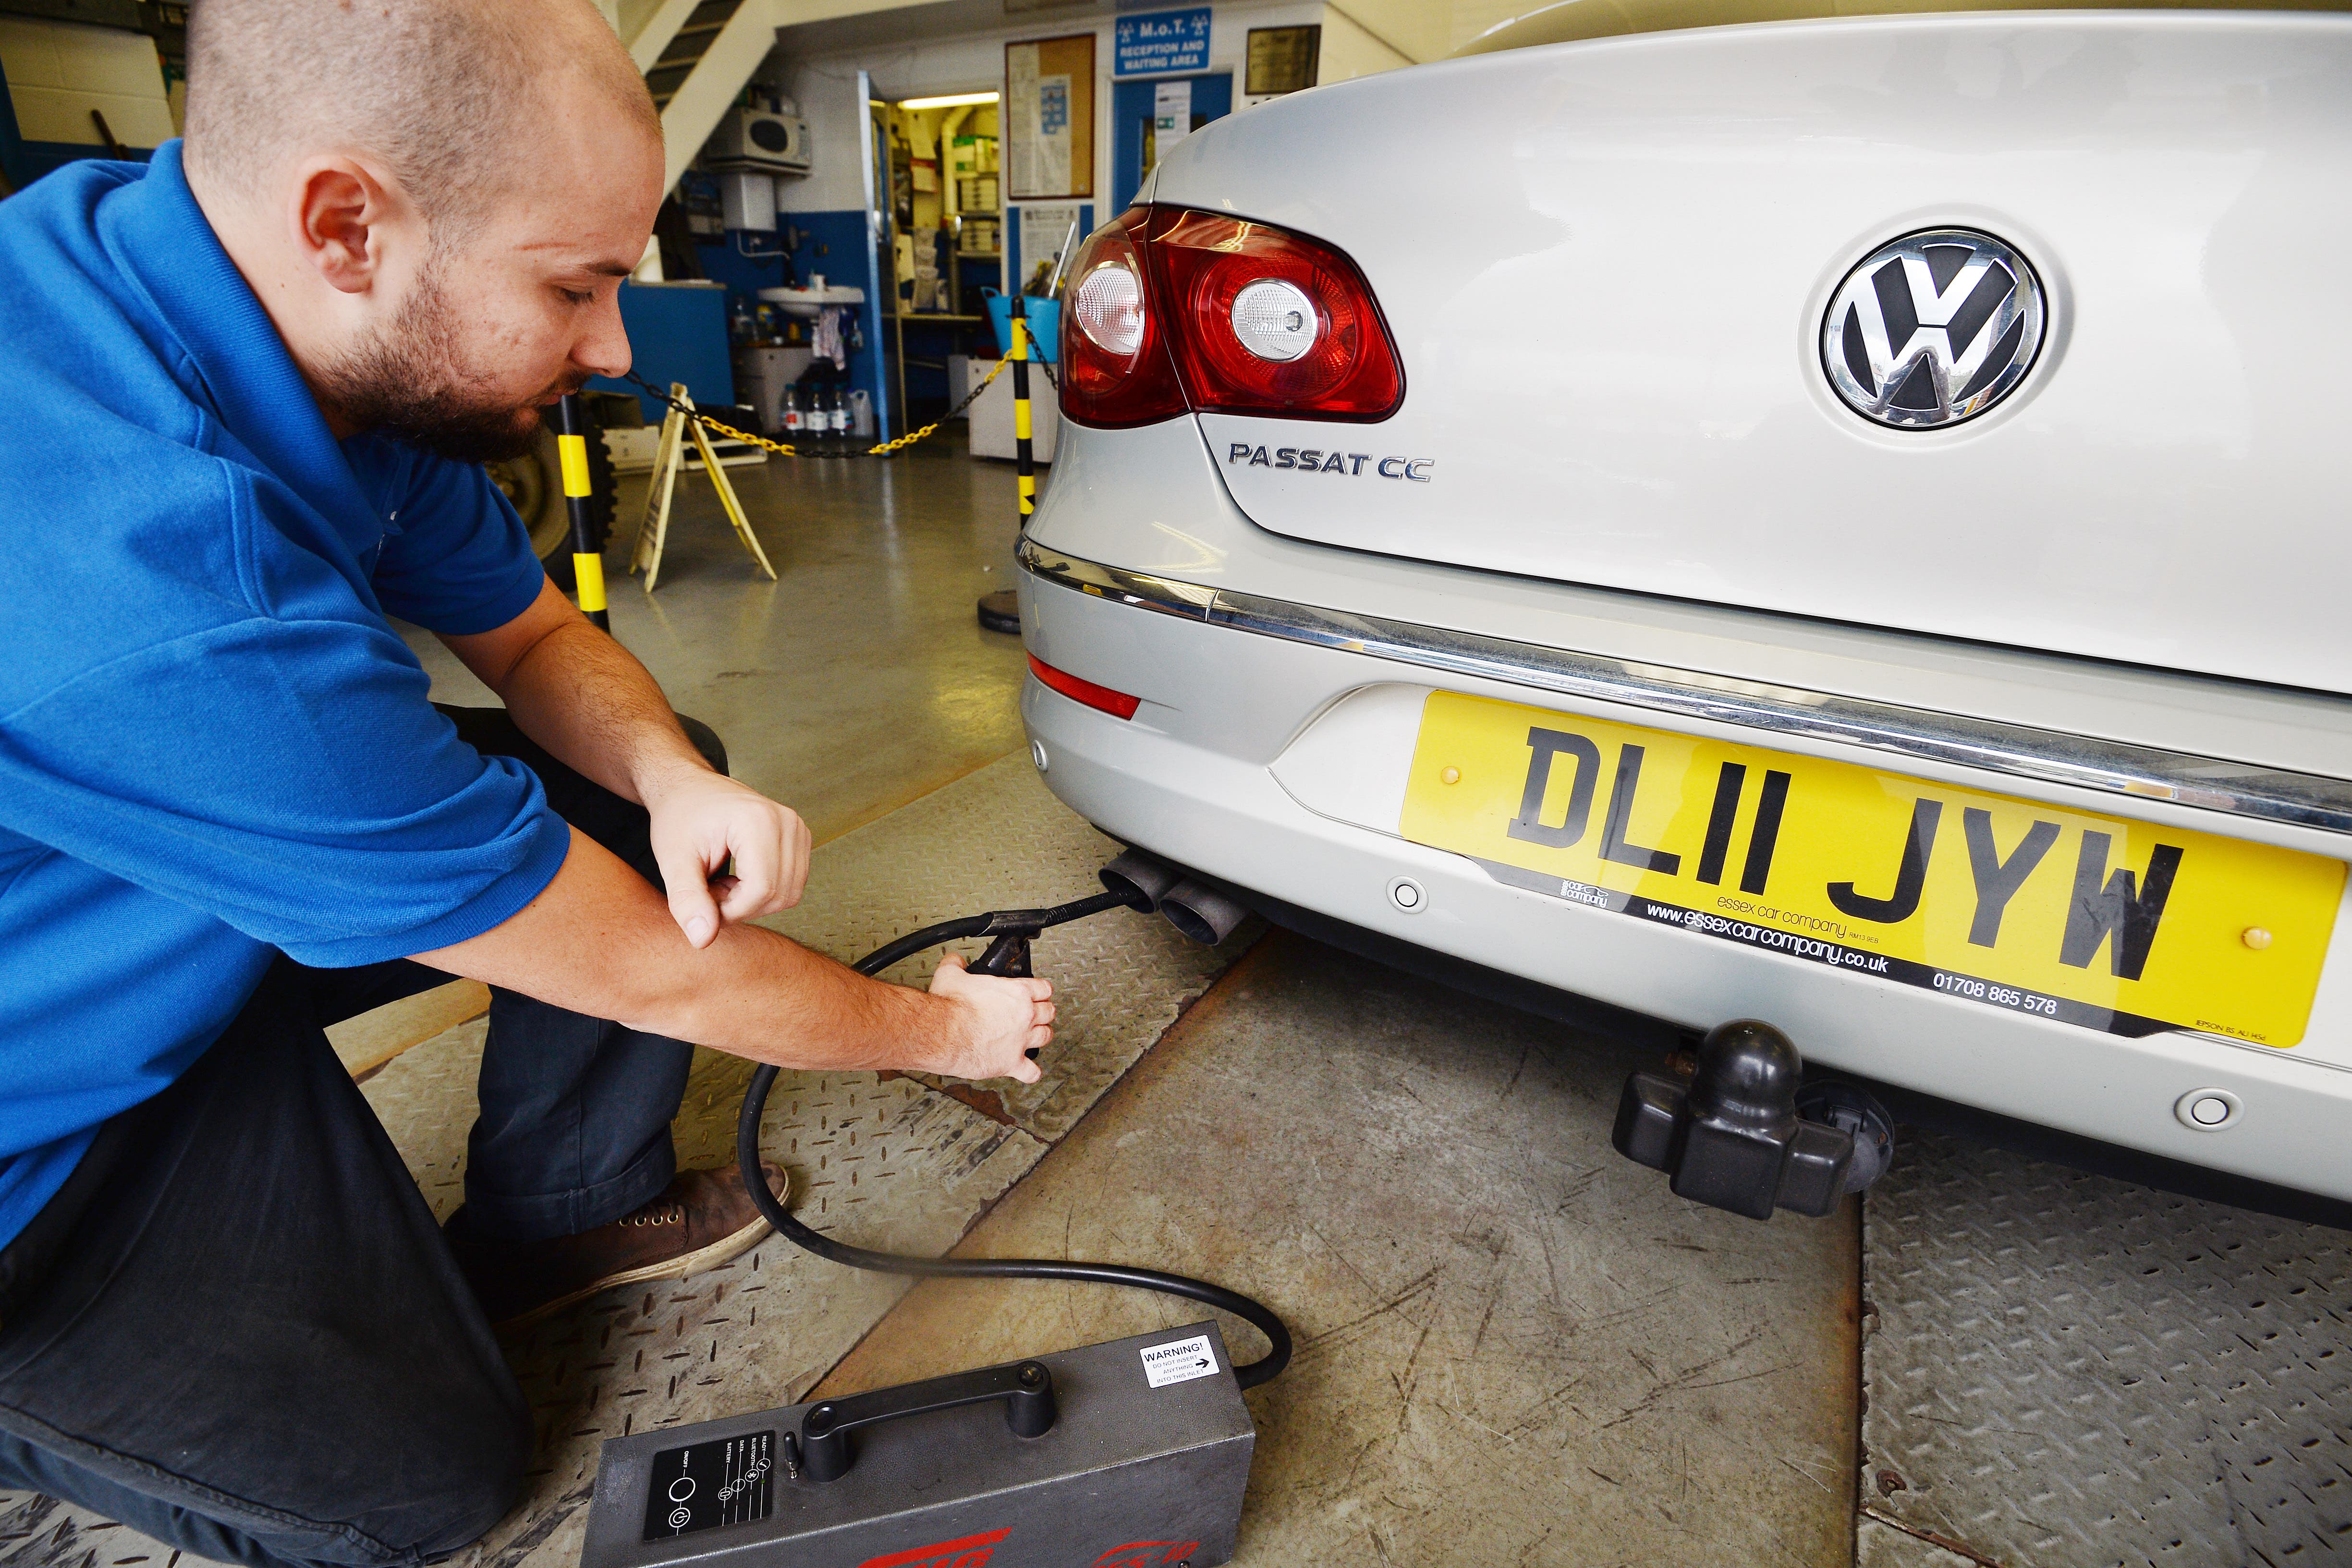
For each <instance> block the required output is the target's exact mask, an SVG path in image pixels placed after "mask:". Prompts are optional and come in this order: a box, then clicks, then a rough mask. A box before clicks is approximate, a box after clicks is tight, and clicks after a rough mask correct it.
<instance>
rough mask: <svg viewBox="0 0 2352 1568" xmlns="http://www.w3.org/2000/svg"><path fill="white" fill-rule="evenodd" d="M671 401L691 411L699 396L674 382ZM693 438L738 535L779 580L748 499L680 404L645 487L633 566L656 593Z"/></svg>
mask: <svg viewBox="0 0 2352 1568" xmlns="http://www.w3.org/2000/svg"><path fill="white" fill-rule="evenodd" d="M669 395H670V398H671V401H672V402H675V403H677V404H678V405H680V407H683V408H687V409H691V408H692V407H693V406H694V400H693V399H692V398H690V397H688V395H687V393H686V383H685V382H670V384H669ZM689 438H691V439H692V441H693V443H694V450H695V452H696V454H697V455H698V456H700V457H701V459H702V471H703V472H704V473H706V474H708V475H709V476H710V483H711V486H712V487H713V488H715V489H716V490H718V492H719V505H720V506H721V507H725V508H726V510H727V520H728V521H729V522H730V523H732V524H734V525H735V537H736V538H740V539H741V540H742V541H743V548H744V549H747V550H750V551H751V559H753V560H755V561H758V562H759V563H760V570H761V571H764V572H766V573H767V574H768V580H769V581H771V582H773V581H775V580H776V569H775V568H774V567H772V566H770V565H769V564H768V552H767V551H765V550H763V549H761V548H760V540H759V538H758V536H756V535H754V534H753V533H752V532H751V519H750V518H748V517H745V516H744V515H743V503H742V502H741V501H740V500H737V499H736V497H735V486H732V485H730V484H729V483H728V482H727V470H725V469H724V468H721V467H720V466H719V455H718V454H717V453H715V452H713V451H711V450H710V438H709V436H708V435H705V434H703V432H702V424H701V422H700V421H698V420H693V419H688V417H687V416H686V415H685V414H684V413H680V412H679V409H678V408H676V407H674V408H672V409H671V410H670V411H669V417H668V418H667V419H665V420H663V421H662V433H661V443H660V444H659V445H657V446H656V447H655V449H654V474H653V482H652V483H651V484H650V485H648V486H646V509H645V511H644V512H643V513H642V514H641V515H640V516H639V517H638V518H637V538H636V543H635V545H633V546H631V547H630V550H629V570H630V572H631V574H632V575H634V574H635V573H637V572H640V571H642V572H644V573H645V574H646V592H647V593H651V592H652V591H654V583H655V581H656V580H657V579H659V578H660V576H661V558H662V547H663V546H664V545H665V544H667V543H668V542H669V504H670V498H671V497H672V496H673V495H674V494H675V493H676V492H677V474H678V470H679V469H680V468H682V467H684V466H685V465H686V444H687V442H688V439H689Z"/></svg>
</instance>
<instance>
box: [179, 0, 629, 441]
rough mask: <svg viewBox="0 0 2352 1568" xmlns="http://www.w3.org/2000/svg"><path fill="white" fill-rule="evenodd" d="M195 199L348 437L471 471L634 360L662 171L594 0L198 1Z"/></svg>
mask: <svg viewBox="0 0 2352 1568" xmlns="http://www.w3.org/2000/svg"><path fill="white" fill-rule="evenodd" d="M187 127H188V129H187V139H186V141H185V144H184V148H183V150H182V157H183V159H184V164H185V167H186V170H187V176H188V188H189V190H190V192H191V193H193V194H194V196H195V198H196V201H197V204H198V205H200V206H201V207H202V208H203V209H204V212H205V217H206V218H207V219H208V220H209V221H210V222H211V224H212V226H213V232H214V233H215V235H218V236H219V238H220V241H221V245H222V246H223V247H224V248H225V249H226V251H227V252H228V255H229V259H230V260H231V261H232V262H234V263H235V264H236V267H237V270H238V271H239V272H240V273H242V274H243V275H244V277H245V279H246V281H247V283H248V284H250V285H251V286H252V287H253V291H254V296H255V298H256V299H257V300H258V301H259V303H260V304H261V307H262V308H263V309H264V310H266V311H268V314H269V318H270V320H271V322H272V324H274V325H275V326H276V327H277V329H278V336H279V337H280V338H281V339H283V340H285V343H286V347H287V349H288V350H289V352H290V353H291V354H292V356H293V359H294V362H295V364H296V365H297V366H298V367H299V369H300V371H301V372H302V375H303V379H304V380H305V381H307V382H309V383H310V390H311V392H312V393H313V394H314V395H315V396H316V397H317V399H318V402H319V407H320V412H321V413H323V414H324V415H325V416H326V419H327V423H328V428H329V429H330V430H331V431H332V432H333V433H334V434H336V435H338V436H345V435H349V434H354V433H356V432H359V431H362V430H377V431H383V432H386V433H388V434H393V435H395V436H400V437H404V438H405V439H408V440H411V441H414V442H416V443H418V444H422V445H425V446H427V447H430V448H432V449H433V450H435V451H437V452H440V453H442V454H443V455H446V456H449V457H454V458H457V459H460V460H464V461H478V460H482V459H486V458H492V457H499V456H511V455H518V454H520V453H522V452H525V451H528V450H529V449H530V447H531V446H532V445H533V444H535V443H536V442H537V441H538V440H539V438H540V434H541V421H540V410H541V408H543V407H545V406H546V405H547V404H549V403H551V402H553V401H554V400H555V399H556V398H557V397H558V396H559V395H561V394H562V393H563V392H571V391H573V390H575V389H577V388H578V387H580V386H581V385H582V384H583V383H584V382H587V381H588V380H589V379H590V378H591V377H592V376H598V375H604V376H614V375H619V374H620V373H621V372H622V371H625V370H627V369H628V365H629V346H628V335H627V332H626V331H625V329H624V327H623V325H622V321H621V314H620V306H619V295H620V287H621V280H622V279H623V278H625V277H627V276H628V275H629V272H630V270H631V268H633V267H635V266H636V265H637V262H638V260H639V258H640V257H641V256H643V255H644V254H645V251H646V244H647V241H648V238H649V236H650V235H651V234H652V230H653V221H654V213H655V210H656V208H657V207H658V206H659V205H660V203H661V196H662V186H663V183H664V174H665V169H664V164H663V159H662V131H661V117H660V116H659V115H658V114H657V113H656V112H655V110H654V105H653V99H652V98H651V96H650V95H649V94H648V93H647V92H646V83H645V78H643V77H641V76H639V75H638V74H637V68H636V66H635V63H634V62H633V61H631V59H630V58H629V55H628V51H627V50H625V49H624V48H623V47H621V41H620V39H618V38H616V37H614V36H613V29H612V28H611V27H610V26H607V25H606V24H605V21H604V17H603V16H600V15H598V14H597V12H596V10H595V8H594V6H593V5H591V4H590V0H195V3H194V6H193V8H192V9H191V11H190V13H189V16H188V100H187Z"/></svg>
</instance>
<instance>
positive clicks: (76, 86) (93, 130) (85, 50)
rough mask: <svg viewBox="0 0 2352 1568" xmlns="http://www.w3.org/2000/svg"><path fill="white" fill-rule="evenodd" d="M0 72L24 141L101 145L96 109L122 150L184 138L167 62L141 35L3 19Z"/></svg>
mask: <svg viewBox="0 0 2352 1568" xmlns="http://www.w3.org/2000/svg"><path fill="white" fill-rule="evenodd" d="M0 70H5V71H6V73H7V77H8V97H9V99H10V101H11V102H12V103H13V105H14V106H15V108H16V130H17V133H18V134H20V135H21V136H23V137H24V138H25V139H26V141H68V142H74V143H77V144H79V145H81V146H85V147H100V146H103V145H105V143H104V141H102V140H101V139H100V136H99V134H98V127H97V126H96V125H95V124H93V123H91V120H90V118H89V111H90V110H93V109H95V110H98V111H99V112H100V113H101V114H103V115H105V116H106V123H107V125H108V127H109V128H110V130H112V131H113V132H114V138H115V140H116V141H120V142H121V143H122V144H123V145H124V146H125V147H140V148H151V147H159V146H161V145H163V143H164V142H166V141H170V140H171V139H172V138H173V136H175V135H177V134H179V132H178V131H176V130H175V129H174V128H173V122H172V104H171V99H169V98H167V97H166V96H165V95H164V91H163V61H162V60H161V58H159V57H157V55H156V53H155V40H154V39H152V38H151V37H147V36H146V35H145V34H144V33H126V32H122V31H120V30H118V29H116V28H113V27H91V26H83V25H82V24H80V23H78V22H46V21H37V20H34V19H32V18H29V17H23V16H0Z"/></svg>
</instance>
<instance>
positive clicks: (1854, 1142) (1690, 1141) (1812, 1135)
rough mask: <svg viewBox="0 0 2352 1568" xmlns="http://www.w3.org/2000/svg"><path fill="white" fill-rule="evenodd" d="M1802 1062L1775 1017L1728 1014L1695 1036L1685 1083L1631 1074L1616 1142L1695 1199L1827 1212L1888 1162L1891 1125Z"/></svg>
mask: <svg viewBox="0 0 2352 1568" xmlns="http://www.w3.org/2000/svg"><path fill="white" fill-rule="evenodd" d="M1803 1072H1804V1062H1803V1061H1802V1060H1801V1058H1800V1057H1799V1056H1798V1054H1797V1048H1796V1047H1795V1046H1793V1045H1791V1044H1790V1042H1789V1037H1788V1036H1787V1035H1784V1034H1782V1033H1781V1032H1780V1030H1777V1029H1774V1028H1773V1027H1772V1026H1771V1025H1770V1024H1769V1023H1761V1022H1759V1021H1757V1020H1756V1019H1739V1020H1738V1021H1736V1022H1733V1023H1727V1024H1724V1025H1722V1026H1720V1027H1718V1028H1717V1030H1715V1031H1714V1032H1713V1033H1711V1034H1709V1035H1708V1036H1707V1037H1706V1041H1705V1042H1704V1043H1703V1044H1701V1045H1700V1047H1699V1049H1698V1069H1697V1071H1696V1072H1694V1073H1693V1074H1692V1076H1691V1081H1690V1085H1689V1087H1688V1088H1685V1087H1684V1086H1683V1085H1682V1084H1680V1083H1678V1082H1675V1080H1673V1079H1671V1078H1663V1077H1660V1076H1659V1075H1658V1074H1656V1073H1654V1072H1636V1073H1634V1074H1633V1076H1632V1077H1630V1078H1628V1079H1626V1081H1625V1092H1624V1094H1623V1095H1622V1097H1621V1098H1620V1099H1619V1100H1618V1102H1617V1125H1616V1129H1615V1131H1614V1133H1613V1134H1612V1137H1611V1142H1612V1143H1614V1144H1615V1145H1617V1152H1618V1153H1619V1154H1621V1155H1624V1156H1625V1157H1626V1158H1627V1159H1630V1160H1633V1161H1636V1162H1638V1163H1640V1164H1642V1165H1645V1166H1649V1167H1650V1168H1651V1169H1653V1170H1661V1171H1664V1172H1665V1173H1666V1175H1667V1176H1668V1178H1669V1182H1670V1185H1671V1186H1673V1188H1674V1191H1675V1196H1676V1197H1686V1198H1689V1199H1690V1200H1691V1201H1692V1202H1694V1203H1704V1204H1707V1205H1709V1206H1711V1207H1716V1208H1725V1209H1729V1210H1730V1211H1731V1212H1732V1213H1734V1214H1744V1215H1746V1216H1748V1218H1750V1219H1769V1218H1772V1211H1773V1210H1774V1209H1775V1208H1787V1209H1793V1210H1795V1211H1796V1212H1797V1213H1799V1214H1809V1215H1812V1216H1815V1217H1820V1216H1822V1215H1826V1214H1828V1213H1829V1212H1830V1211H1831V1210H1832V1209H1834V1208H1835V1207H1837V1206H1838V1201H1839V1199H1841V1198H1843V1197H1844V1196H1845V1195H1846V1194H1847V1193H1850V1192H1860V1191H1861V1190H1862V1189H1863V1188H1864V1187H1866V1186H1869V1185H1870V1184H1871V1183H1872V1182H1874V1181H1875V1180H1877V1179H1878V1177H1879V1176H1882V1175H1884V1174H1885V1170H1886V1166H1887V1163H1888V1161H1889V1160H1890V1159H1891V1157H1892V1156H1893V1153H1894V1135H1893V1130H1892V1127H1891V1125H1890V1124H1889V1121H1888V1118H1887V1115H1886V1113H1885V1110H1884V1109H1883V1108H1882V1107H1881V1106H1880V1105H1879V1104H1878V1103H1877V1102H1876V1101H1875V1100H1874V1099H1872V1098H1871V1097H1870V1096H1869V1095H1867V1094H1865V1093H1864V1092H1862V1091H1860V1090H1858V1089H1856V1088H1854V1087H1853V1086H1852V1085H1850V1084H1843V1083H1819V1084H1813V1085H1811V1086H1808V1087H1804V1088H1801V1087H1800V1082H1799V1081H1800V1079H1801V1077H1802V1075H1803ZM1808 1112H1810V1113H1811V1115H1810V1116H1809V1115H1807V1114H1806V1113H1808Z"/></svg>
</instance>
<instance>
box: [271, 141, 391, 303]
mask: <svg viewBox="0 0 2352 1568" xmlns="http://www.w3.org/2000/svg"><path fill="white" fill-rule="evenodd" d="M397 205H398V201H397V198H396V197H395V196H394V193H393V191H392V189H391V187H390V186H389V185H388V184H387V183H386V182H385V181H384V180H383V178H382V177H381V176H380V175H379V174H378V173H377V172H375V171H374V170H372V169H370V168H369V167H368V166H367V165H366V164H364V163H362V162H360V161H359V160H357V159H354V158H349V157H343V156H340V155H335V154H325V155H320V156H318V157H313V158H308V159H305V160H304V161H303V162H302V164H301V167H300V168H299V170H297V171H296V182H295V186H294V192H293V209H292V211H291V213H290V214H289V217H290V218H291V220H292V223H293V225H294V236H293V237H294V245H295V251H296V254H298V255H299V256H301V258H302V260H303V262H304V263H305V264H306V265H308V266H310V267H314V268H316V269H317V270H318V274H319V276H320V277H321V278H323V279H325V281H326V283H327V286H328V287H331V288H334V289H336V290H338V291H340V292H341V293H344V294H363V293H365V292H366V291H367V290H368V288H369V287H371V286H372V285H373V283H374V282H375V280H376V277H377V276H378V274H379V273H380V272H381V270H382V268H383V247H384V241H385V239H386V238H387V237H388V230H389V228H390V227H391V226H392V225H393V223H394V218H395V215H396V214H395V210H394V209H395V208H396V206H397Z"/></svg>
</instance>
